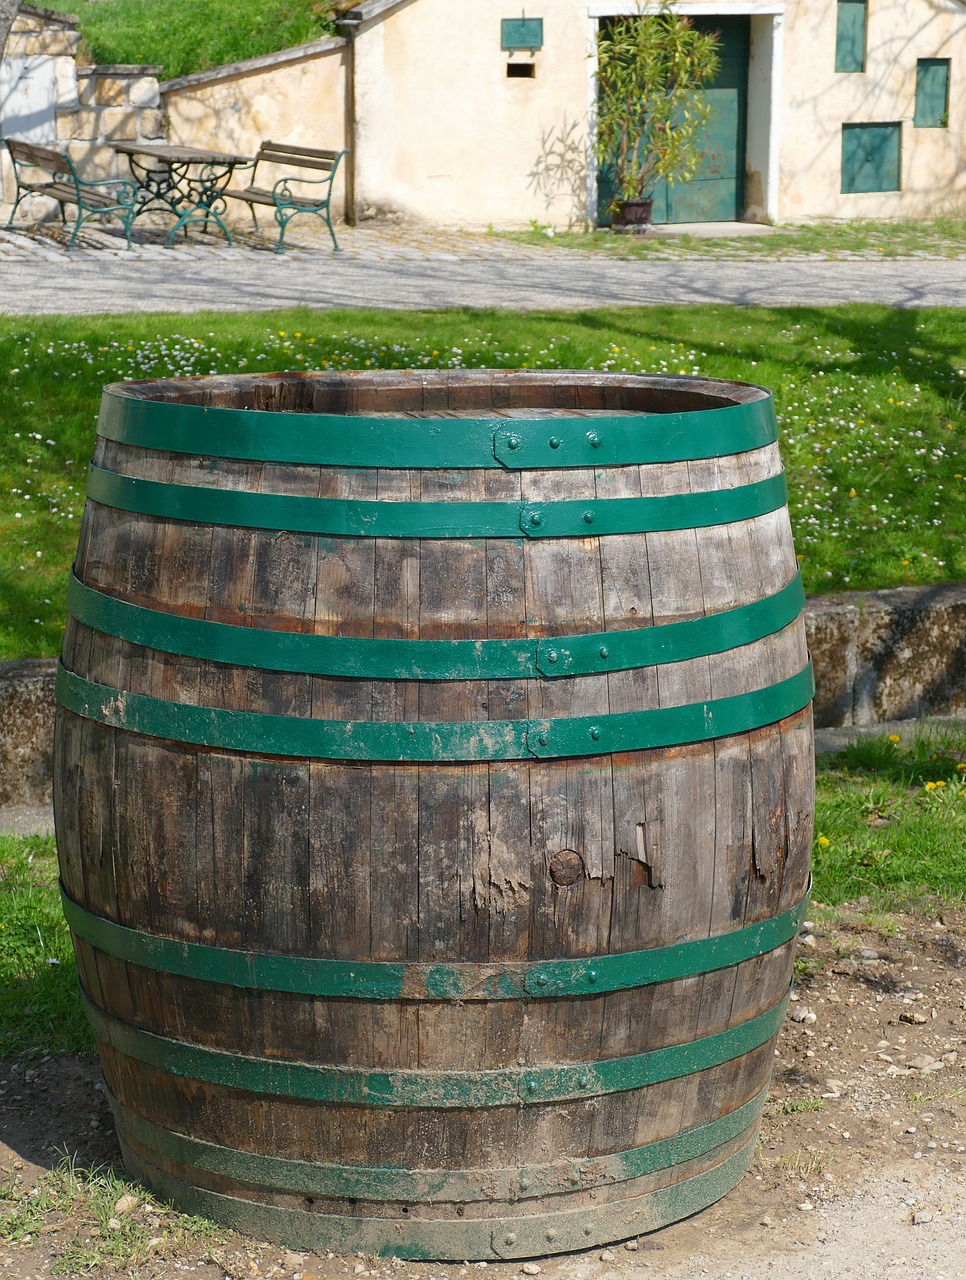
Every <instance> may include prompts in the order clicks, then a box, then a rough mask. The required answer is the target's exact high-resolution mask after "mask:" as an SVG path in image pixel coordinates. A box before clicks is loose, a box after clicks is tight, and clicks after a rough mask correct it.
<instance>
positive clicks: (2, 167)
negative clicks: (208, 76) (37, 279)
mask: <svg viewBox="0 0 966 1280" xmlns="http://www.w3.org/2000/svg"><path fill="white" fill-rule="evenodd" d="M79 43H80V32H79V31H78V29H77V19H76V18H73V17H70V16H69V15H67V14H59V13H54V12H53V11H51V10H48V9H41V8H37V7H36V6H30V5H25V6H24V7H23V8H22V9H21V10H20V12H19V14H18V15H17V17H16V19H15V21H14V25H13V29H12V31H11V33H10V38H9V39H8V41H7V44H6V48H5V50H4V51H3V54H4V56H3V68H4V76H5V77H6V80H5V83H6V81H9V82H10V86H9V88H8V92H9V93H11V98H10V100H9V102H8V103H7V108H6V109H7V112H8V114H9V113H11V112H12V113H13V114H12V115H11V118H10V119H9V120H7V121H5V122H4V123H5V126H6V128H7V132H8V133H9V134H10V136H11V137H15V138H17V137H23V138H25V139H27V140H28V141H31V142H35V143H37V144H38V145H40V146H47V147H53V148H54V149H55V150H58V151H62V152H63V151H66V152H67V153H68V154H69V155H70V157H71V159H72V160H73V161H74V163H75V164H76V166H77V169H78V171H79V173H80V174H81V176H82V177H84V178H91V179H94V178H129V177H130V176H131V175H130V170H129V168H128V163H127V159H126V157H124V156H118V155H117V154H116V153H115V151H114V149H113V147H112V145H111V144H112V143H114V142H164V141H166V140H167V133H168V121H167V115H166V113H165V111H164V107H163V104H162V102H161V93H160V90H159V88H158V76H159V74H160V73H161V68H160V67H153V66H77V63H76V61H75V58H76V54H77V49H78V45H79ZM28 71H29V73H30V74H31V75H33V76H36V77H39V79H38V80H37V81H36V83H34V82H33V81H32V82H31V84H32V85H33V87H32V89H31V93H33V94H34V95H35V96H36V95H39V99H38V101H39V102H40V106H39V109H38V111H37V112H36V113H34V114H31V111H26V113H23V112H21V113H17V112H16V110H15V109H14V108H13V107H12V106H11V105H10V103H12V102H14V101H15V100H17V98H18V92H19V93H20V98H21V100H22V101H23V102H24V103H27V102H28V100H29V102H31V103H33V102H34V99H33V98H29V99H28V97H24V95H23V92H22V91H19V90H17V89H16V86H17V83H18V77H19V76H22V75H24V74H26V73H27V72H28ZM20 83H21V84H22V83H24V82H23V81H21V82H20ZM40 100H42V101H40ZM15 190H16V185H15V182H14V176H13V166H12V165H11V164H10V158H9V156H8V155H7V154H6V149H5V148H4V147H2V146H0V205H3V206H5V207H4V209H3V213H4V214H6V211H7V209H6V206H9V205H10V204H12V202H13V199H14V194H15ZM47 215H49V216H51V217H57V218H59V216H60V215H59V212H58V210H57V206H56V204H55V203H54V201H52V200H49V199H46V198H45V197H42V196H32V197H29V198H28V199H27V200H26V201H25V202H24V203H23V204H22V205H21V208H20V210H19V211H18V221H20V222H22V223H23V225H31V224H32V223H35V222H36V221H37V220H38V219H39V218H41V217H43V216H47Z"/></svg>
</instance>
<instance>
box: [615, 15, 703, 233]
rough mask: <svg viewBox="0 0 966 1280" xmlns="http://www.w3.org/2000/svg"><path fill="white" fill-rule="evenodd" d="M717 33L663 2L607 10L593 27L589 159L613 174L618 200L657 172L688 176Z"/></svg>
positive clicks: (647, 187) (642, 191)
mask: <svg viewBox="0 0 966 1280" xmlns="http://www.w3.org/2000/svg"><path fill="white" fill-rule="evenodd" d="M717 47H718V41H717V39H716V38H715V37H714V36H712V35H708V34H705V33H703V32H700V31H697V30H695V28H694V26H693V25H692V24H691V22H690V20H689V19H688V18H684V17H681V16H680V15H678V14H674V13H672V12H671V11H670V9H669V8H668V7H667V6H666V5H665V6H662V9H661V12H660V13H658V14H651V15H648V16H641V15H638V16H636V17H627V18H611V19H609V20H606V21H603V22H601V24H600V28H599V30H598V34H597V90H598V93H597V159H598V161H599V162H600V164H601V165H608V166H609V167H610V168H611V169H612V171H613V174H614V179H615V185H616V188H617V195H616V198H615V203H614V206H613V207H612V210H611V211H613V208H616V204H617V201H618V200H641V199H643V198H644V197H646V196H647V195H649V194H650V191H651V189H652V187H653V185H654V183H655V181H656V180H657V179H658V178H664V179H665V181H667V182H669V183H674V182H676V181H682V182H686V181H688V180H689V179H690V178H693V177H694V175H695V173H696V172H697V170H698V166H699V165H700V163H701V159H702V151H701V147H700V135H701V131H702V129H703V128H704V126H705V124H706V123H707V120H708V117H709V116H710V114H711V108H710V107H709V105H708V104H707V103H706V102H705V101H703V100H702V97H701V89H702V86H703V85H705V84H707V83H708V82H709V81H711V80H713V78H714V76H715V74H716V73H717V70H718V57H717V53H716V49H717Z"/></svg>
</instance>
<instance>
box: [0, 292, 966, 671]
mask: <svg viewBox="0 0 966 1280" xmlns="http://www.w3.org/2000/svg"><path fill="white" fill-rule="evenodd" d="M964 353H966V312H963V311H958V310H951V309H946V310H944V309H939V308H936V309H932V310H922V311H912V310H910V311H895V310H890V309H888V308H885V307H876V306H848V307H840V308H830V309H807V308H797V309H793V308H789V309H783V310H764V309H747V310H746V309H736V308H733V307H658V308H648V309H627V308H622V309H620V310H612V311H608V310H598V311H589V312H576V313H575V312H558V313H544V314H537V315H531V314H528V315H513V314H505V313H503V312H495V311H494V312H488V311H470V310H454V311H443V312H427V313H409V312H407V313H403V312H378V311H352V312H336V311H334V312H325V313H318V312H311V311H307V310H305V311H286V312H278V313H275V314H267V315H266V314H258V315H223V314H221V315H204V314H202V315H192V316H170V315H153V316H152V315H146V316H126V317H124V318H118V317H85V318H65V317H51V318H42V319H37V320H29V321H27V320H24V319H20V318H6V317H4V318H0V378H2V380H3V385H4V388H5V393H6V394H5V405H4V436H3V442H4V448H3V452H2V456H0V658H19V657H29V656H44V655H52V654H56V653H57V652H58V649H59V647H60V638H61V631H62V627H63V622H64V604H63V594H64V589H65V584H66V579H67V572H68V567H69V565H70V563H71V560H72V558H73V554H74V549H75V546H76V541H77V533H78V528H79V520H80V515H81V511H82V509H83V502H84V484H85V480H84V475H85V469H86V466H87V463H88V461H89V459H90V457H91V453H92V449H93V443H94V433H95V423H96V418H97V408H98V401H99V396H100V390H101V388H102V387H103V385H104V384H105V383H107V382H111V381H116V380H120V379H129V378H149V377H154V376H169V375H192V374H207V373H236V372H240V371H242V370H244V371H247V372H254V371H258V370H280V369H327V368H328V369H349V368H372V367H392V368H411V367H416V368H457V367H470V366H489V367H496V368H515V367H529V368H577V369H601V370H621V371H623V370H627V371H631V372H645V373H673V374H679V373H683V374H701V375H707V376H711V377H721V378H737V379H742V380H745V381H750V382H757V383H760V384H761V385H763V386H766V387H769V388H771V389H772V390H773V392H774V394H775V400H776V405H777V409H778V415H779V423H780V429H781V447H782V452H783V456H784V460H785V465H786V468H787V470H788V475H789V485H790V492H791V511H792V519H793V524H794V528H795V537H796V547H797V550H798V552H799V555H800V557H801V564H802V571H803V574H804V577H805V583H806V587H807V589H808V590H809V591H810V592H823V591H839V590H844V589H869V588H874V587H892V586H899V585H902V584H927V583H934V582H941V581H944V580H949V579H959V578H963V577H966V501H964V488H963V487H964V485H966V481H964V479H963V475H964V474H966V458H964V431H966V421H964V415H963V402H964V398H966V354H964Z"/></svg>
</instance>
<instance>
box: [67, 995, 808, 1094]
mask: <svg viewBox="0 0 966 1280" xmlns="http://www.w3.org/2000/svg"><path fill="white" fill-rule="evenodd" d="M84 1003H85V1006H86V1009H87V1014H88V1017H89V1018H90V1020H91V1024H92V1026H93V1028H94V1031H95V1034H96V1035H97V1037H98V1039H99V1040H101V1041H102V1042H104V1043H105V1044H108V1045H110V1047H111V1048H112V1049H114V1050H116V1052H118V1053H121V1054H123V1055H124V1056H125V1057H128V1058H134V1059H136V1060H137V1061H138V1062H144V1063H147V1064H148V1065H149V1066H152V1067H157V1068H159V1070H161V1071H167V1072H169V1073H170V1074H171V1075H176V1076H183V1077H186V1078H187V1079H191V1080H205V1081H207V1082H208V1083H210V1084H217V1085H223V1086H225V1087H227V1088H230V1089H244V1090H247V1091H249V1092H251V1093H261V1094H268V1095H271V1096H274V1097H285V1098H302V1099H304V1100H306V1101H310V1102H332V1103H348V1104H354V1105H359V1106H376V1107H431V1108H436V1107H442V1108H447V1109H449V1108H465V1107H473V1108H476V1107H515V1106H519V1105H520V1103H522V1102H525V1103H537V1102H563V1101H565V1100H567V1099H579V1098H594V1097H597V1096H599V1095H601V1094H606V1093H625V1092H628V1091H629V1090H631V1089H643V1088H645V1087H647V1086H649V1085H653V1084H660V1083H661V1082H662V1081H664V1080H676V1079H678V1078H679V1077H681V1076H689V1075H693V1074H695V1073H696V1072H698V1071H705V1070H706V1069H707V1068H708V1067H717V1066H720V1065H721V1064H722V1063H723V1062H731V1061H732V1060H733V1059H734V1058H740V1057H743V1056H744V1055H745V1054H747V1053H751V1052H752V1050H754V1049H760V1048H761V1046H762V1045H764V1044H767V1043H768V1042H769V1040H771V1038H772V1036H774V1035H775V1034H776V1032H777V1031H778V1029H779V1028H780V1027H781V1025H782V1021H783V1019H784V1017H785V1009H786V1007H787V1005H788V996H787V995H786V996H784V998H783V999H781V1000H780V1001H779V1002H778V1003H777V1004H776V1005H773V1006H772V1008H770V1009H767V1010H766V1011H765V1012H764V1013H761V1014H758V1016H757V1017H754V1018H750V1019H749V1020H748V1021H747V1022H742V1023H740V1024H739V1025H738V1026H735V1027H730V1028H729V1029H728V1030H727V1031H721V1032H718V1033H717V1034H716V1035H711V1036H703V1037H701V1038H700V1039H697V1040H690V1041H687V1042H685V1043H683V1044H674V1045H669V1046H667V1047H666V1048H663V1049H652V1050H650V1051H648V1052H646V1053H637V1054H632V1055H630V1056H629V1057H623V1058H604V1059H601V1060H598V1061H596V1062H582V1063H574V1064H572V1063H558V1064H556V1065H554V1066H541V1067H504V1068H501V1069H497V1070H492V1071H413V1070H408V1069H407V1070H398V1071H367V1070H364V1069H357V1068H351V1067H333V1066H319V1065H314V1064H310V1063H306V1062H288V1061H282V1060H280V1059H278V1058H272V1059H268V1058H251V1057H247V1056H245V1055H243V1054H240V1053H230V1052H228V1051H226V1050H224V1049H209V1048H203V1047H202V1046H200V1045H194V1044H186V1043H184V1042H183V1041H180V1040H171V1039H169V1038H168V1037H166V1036H160V1035H155V1034H154V1033H153V1032H150V1031H143V1030H142V1029H141V1028H139V1027H135V1026H132V1025H131V1024H130V1023H127V1022H121V1021H120V1020H119V1019H117V1018H114V1017H112V1016H111V1015H110V1014H108V1013H105V1012H104V1011H103V1010H102V1009H99V1008H97V1007H96V1006H95V1005H94V1004H93V1003H92V1002H91V1000H90V999H89V997H88V996H87V995H86V994H84Z"/></svg>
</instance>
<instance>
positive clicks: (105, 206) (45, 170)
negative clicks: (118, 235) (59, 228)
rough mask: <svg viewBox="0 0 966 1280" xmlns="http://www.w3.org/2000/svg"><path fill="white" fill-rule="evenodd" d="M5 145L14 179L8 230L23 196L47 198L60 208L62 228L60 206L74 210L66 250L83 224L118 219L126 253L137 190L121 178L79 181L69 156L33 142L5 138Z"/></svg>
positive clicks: (72, 244)
mask: <svg viewBox="0 0 966 1280" xmlns="http://www.w3.org/2000/svg"><path fill="white" fill-rule="evenodd" d="M6 142H7V150H8V151H9V152H10V159H11V160H12V161H13V171H14V175H15V177H16V179H17V198H16V199H15V200H14V204H13V208H12V209H11V211H10V217H9V219H8V220H7V227H8V228H9V227H12V226H13V219H14V215H15V214H16V212H17V208H18V206H19V204H20V202H21V200H23V198H24V196H27V195H31V194H33V195H41V196H50V197H51V198H52V199H53V200H56V201H57V203H58V204H59V205H60V216H61V218H62V220H63V222H64V224H65V226H66V224H67V214H66V212H65V208H64V206H65V205H68V204H73V205H76V206H77V219H76V221H75V222H74V230H73V232H72V234H71V237H70V241H69V242H68V245H67V248H68V249H73V247H74V242H75V241H76V239H77V233H78V231H79V230H80V229H81V227H82V226H83V224H84V223H85V222H87V221H88V220H89V219H91V218H101V217H104V216H114V217H117V218H119V219H120V222H121V225H122V226H123V227H124V235H125V237H126V239H127V247H128V248H129V249H130V247H131V223H132V222H133V221H134V218H135V215H136V214H137V199H138V189H137V185H136V184H135V183H133V182H130V181H128V180H127V179H125V178H101V179H96V180H94V179H90V178H82V177H81V176H80V174H79V173H78V172H77V170H76V168H75V167H74V162H73V160H71V158H70V156H65V155H62V154H61V153H60V152H59V151H53V150H51V149H50V148H49V147H39V146H37V145H36V144H34V143H33V142H19V141H18V140H17V139H16V138H7V140H6Z"/></svg>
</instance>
